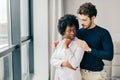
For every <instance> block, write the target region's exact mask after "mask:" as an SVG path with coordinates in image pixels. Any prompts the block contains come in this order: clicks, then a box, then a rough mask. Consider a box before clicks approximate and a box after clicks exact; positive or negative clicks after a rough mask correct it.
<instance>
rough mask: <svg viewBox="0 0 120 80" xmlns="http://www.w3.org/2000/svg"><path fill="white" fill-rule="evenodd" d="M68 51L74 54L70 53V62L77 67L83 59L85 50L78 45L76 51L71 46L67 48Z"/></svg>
mask: <svg viewBox="0 0 120 80" xmlns="http://www.w3.org/2000/svg"><path fill="white" fill-rule="evenodd" d="M65 52H66V53H71V54H72V55H69V57H68V62H69V63H70V64H71V65H72V67H73V68H77V67H78V66H79V64H80V62H81V60H82V57H83V54H84V51H83V49H81V48H80V47H77V49H75V51H74V52H72V50H71V49H70V48H68V49H67V50H65Z"/></svg>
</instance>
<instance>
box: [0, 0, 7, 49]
mask: <svg viewBox="0 0 120 80" xmlns="http://www.w3.org/2000/svg"><path fill="white" fill-rule="evenodd" d="M7 1H8V0H1V1H0V6H1V7H0V48H3V47H5V46H7V45H8V17H7V15H8V14H7V13H8V12H7V11H8V10H7V9H8V8H7Z"/></svg>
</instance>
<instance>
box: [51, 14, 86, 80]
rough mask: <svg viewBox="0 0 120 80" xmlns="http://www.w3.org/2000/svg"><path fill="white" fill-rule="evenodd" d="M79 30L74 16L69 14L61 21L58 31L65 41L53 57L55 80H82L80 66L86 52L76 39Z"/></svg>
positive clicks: (60, 43)
mask: <svg viewBox="0 0 120 80" xmlns="http://www.w3.org/2000/svg"><path fill="white" fill-rule="evenodd" d="M78 29H79V23H78V20H77V18H76V17H75V16H74V15H69V14H67V15H64V16H63V17H61V18H60V19H59V22H58V31H59V33H60V34H61V35H62V37H63V39H62V40H61V41H60V42H59V43H58V45H57V47H56V48H55V51H54V53H53V54H52V57H51V65H53V66H55V67H56V71H55V77H54V80H82V78H81V74H80V68H79V64H80V62H81V60H82V57H83V53H84V51H83V49H82V48H81V47H80V46H79V45H78V44H77V41H78V39H77V38H76V37H75V36H76V30H78Z"/></svg>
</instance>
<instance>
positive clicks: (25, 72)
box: [21, 44, 29, 80]
mask: <svg viewBox="0 0 120 80" xmlns="http://www.w3.org/2000/svg"><path fill="white" fill-rule="evenodd" d="M21 58H22V59H21V60H22V61H21V62H22V79H23V80H26V78H27V77H28V76H29V45H28V44H24V45H22V54H21Z"/></svg>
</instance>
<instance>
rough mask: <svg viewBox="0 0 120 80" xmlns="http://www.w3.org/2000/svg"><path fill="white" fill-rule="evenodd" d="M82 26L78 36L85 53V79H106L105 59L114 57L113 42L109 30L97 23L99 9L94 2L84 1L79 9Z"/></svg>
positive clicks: (82, 64) (82, 69) (83, 63)
mask: <svg viewBox="0 0 120 80" xmlns="http://www.w3.org/2000/svg"><path fill="white" fill-rule="evenodd" d="M77 13H78V17H79V19H80V22H81V26H82V28H81V29H79V30H78V31H77V34H76V36H77V37H78V38H79V39H82V40H83V41H81V40H80V41H79V44H80V46H81V47H82V48H83V49H84V51H85V53H84V56H83V59H82V62H81V64H80V67H81V73H82V78H83V80H105V79H106V77H107V76H106V75H107V74H106V72H105V70H104V63H103V61H102V60H103V59H104V60H109V61H111V60H112V59H113V42H112V39H111V35H110V33H109V32H108V30H106V29H104V28H102V27H100V26H98V25H96V24H95V22H94V21H95V18H96V16H97V9H96V7H95V5H93V4H92V3H90V2H88V3H84V4H82V5H81V6H80V8H79V9H78V12H77Z"/></svg>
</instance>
